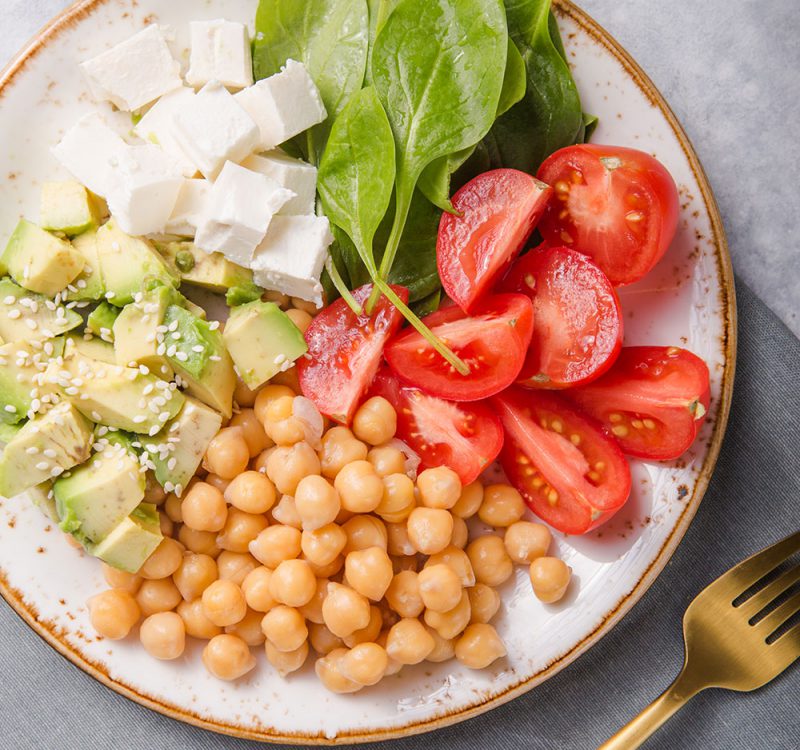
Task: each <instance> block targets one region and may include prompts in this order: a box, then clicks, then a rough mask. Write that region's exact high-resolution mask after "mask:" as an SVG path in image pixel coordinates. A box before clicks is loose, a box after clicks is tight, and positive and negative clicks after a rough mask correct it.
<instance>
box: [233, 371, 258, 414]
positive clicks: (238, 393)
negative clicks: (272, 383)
mask: <svg viewBox="0 0 800 750" xmlns="http://www.w3.org/2000/svg"><path fill="white" fill-rule="evenodd" d="M257 395H258V393H257V391H253V390H250V388H249V386H248V385H247V384H246V383H245V382H244V381H243V380H242V379H241V378H236V388H234V390H233V400H234V401H235V402H236V403H237V404H238V405H239V406H240V407H242V408H248V407H251V406H252V405H253V404H255V402H256V396H257Z"/></svg>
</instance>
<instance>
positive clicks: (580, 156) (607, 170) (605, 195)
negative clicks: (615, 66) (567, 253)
mask: <svg viewBox="0 0 800 750" xmlns="http://www.w3.org/2000/svg"><path fill="white" fill-rule="evenodd" d="M537 177H538V178H539V179H540V180H544V182H546V183H548V184H549V185H552V186H553V188H554V196H553V200H552V201H551V203H550V205H549V206H548V208H547V210H546V211H545V214H544V216H543V217H542V220H541V222H540V225H539V231H540V232H541V234H542V237H544V239H545V240H547V241H548V242H550V244H554V245H566V246H568V247H571V248H573V249H575V250H578V251H579V252H582V253H584V254H586V255H588V256H589V257H590V258H592V260H594V262H595V263H596V264H597V265H598V266H600V268H602V269H603V271H604V272H605V273H606V275H607V276H608V278H609V279H611V283H612V284H614V286H622V285H624V284H632V283H633V282H634V281H638V280H639V279H641V278H642V277H643V276H644V275H645V274H647V273H648V271H650V269H651V268H653V266H655V264H656V263H658V261H659V260H660V259H661V257H662V256H663V255H664V253H665V252H666V250H667V248H668V247H669V245H670V243H671V242H672V239H673V237H674V236H675V231H676V229H677V226H678V212H679V209H680V204H679V199H678V190H677V188H676V187H675V182H674V181H673V179H672V177H671V176H670V174H669V172H668V171H667V170H666V168H665V167H664V166H663V165H662V164H661V163H660V162H659V161H657V160H656V159H654V158H653V157H652V156H650V155H649V154H646V153H644V152H643V151H637V150H636V149H631V148H622V147H620V146H601V145H598V144H594V143H581V144H578V145H575V146H568V147H567V148H562V149H561V150H560V151H556V152H555V153H554V154H552V155H551V156H549V157H548V158H547V159H546V160H545V161H544V163H543V164H542V166H541V167H539V172H538V173H537Z"/></svg>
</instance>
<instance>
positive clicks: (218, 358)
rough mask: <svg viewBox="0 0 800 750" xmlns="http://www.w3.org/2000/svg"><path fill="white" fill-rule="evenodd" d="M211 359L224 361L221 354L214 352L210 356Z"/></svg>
mask: <svg viewBox="0 0 800 750" xmlns="http://www.w3.org/2000/svg"><path fill="white" fill-rule="evenodd" d="M209 359H210V360H211V361H212V362H222V357H220V356H219V354H212V355H211V356H210V357H209Z"/></svg>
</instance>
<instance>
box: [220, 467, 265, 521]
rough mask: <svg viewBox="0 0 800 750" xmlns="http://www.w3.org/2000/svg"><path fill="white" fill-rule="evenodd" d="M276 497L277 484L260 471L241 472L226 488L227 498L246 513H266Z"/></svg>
mask: <svg viewBox="0 0 800 750" xmlns="http://www.w3.org/2000/svg"><path fill="white" fill-rule="evenodd" d="M275 498H276V494H275V485H274V484H272V482H271V481H270V480H269V479H268V478H267V477H266V476H265V475H264V474H262V473H261V472H260V471H245V472H244V473H243V474H239V476H238V477H236V478H234V479H232V480H231V483H230V484H229V485H228V487H227V489H226V490H225V500H227V501H228V502H229V503H230V504H231V505H232V506H233V507H234V508H238V509H239V510H243V511H244V512H245V513H266V512H267V511H268V510H269V509H270V508H271V507H272V506H273V505H275Z"/></svg>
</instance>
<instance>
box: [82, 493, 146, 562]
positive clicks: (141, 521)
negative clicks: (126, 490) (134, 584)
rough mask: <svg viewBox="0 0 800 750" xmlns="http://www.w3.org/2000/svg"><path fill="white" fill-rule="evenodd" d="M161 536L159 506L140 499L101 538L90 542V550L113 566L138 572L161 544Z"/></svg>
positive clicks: (92, 553) (90, 552)
mask: <svg viewBox="0 0 800 750" xmlns="http://www.w3.org/2000/svg"><path fill="white" fill-rule="evenodd" d="M161 539H162V536H161V523H160V521H159V517H158V509H157V508H156V506H155V505H152V504H150V503H141V504H140V505H139V506H138V507H136V508H135V509H134V510H133V512H132V513H131V514H130V515H129V516H128V517H127V518H124V519H123V520H122V521H120V522H119V523H118V524H117V525H116V526H115V527H114V528H113V529H112V530H111V531H110V532H109V533H108V535H107V536H106V537H105V538H104V539H103V540H102V541H100V542H98V543H97V544H91V545H89V547H88V551H89V554H91V555H94V556H95V557H97V558H99V559H100V560H102V561H103V562H104V563H105V564H106V565H110V566H111V567H112V568H118V569H119V570H124V571H126V572H127V573H136V572H137V571H138V570H139V568H141V567H142V565H144V562H145V560H147V558H148V557H150V555H152V554H153V552H154V551H155V549H156V547H158V545H159V544H161Z"/></svg>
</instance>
